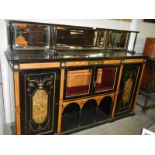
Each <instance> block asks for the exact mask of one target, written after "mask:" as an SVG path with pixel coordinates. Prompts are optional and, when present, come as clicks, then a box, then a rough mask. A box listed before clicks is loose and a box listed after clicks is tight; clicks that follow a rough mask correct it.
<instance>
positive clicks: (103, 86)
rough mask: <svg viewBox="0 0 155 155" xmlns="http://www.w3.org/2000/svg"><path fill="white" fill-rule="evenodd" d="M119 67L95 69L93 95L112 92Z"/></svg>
mask: <svg viewBox="0 0 155 155" xmlns="http://www.w3.org/2000/svg"><path fill="white" fill-rule="evenodd" d="M118 73H119V66H101V67H97V70H96V80H95V85H94V93H95V94H98V93H103V92H108V91H114V90H115V86H116V83H117V79H118Z"/></svg>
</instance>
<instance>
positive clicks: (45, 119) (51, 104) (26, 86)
mask: <svg viewBox="0 0 155 155" xmlns="http://www.w3.org/2000/svg"><path fill="white" fill-rule="evenodd" d="M58 85H59V71H56V70H52V69H47V70H24V71H21V72H20V103H21V134H45V133H49V134H50V133H53V132H54V131H55V129H56V123H57V121H56V120H57V117H56V113H57V104H56V102H57V100H58V92H59V91H58V88H59V86H58Z"/></svg>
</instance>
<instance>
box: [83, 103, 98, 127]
mask: <svg viewBox="0 0 155 155" xmlns="http://www.w3.org/2000/svg"><path fill="white" fill-rule="evenodd" d="M96 107H97V102H96V101H95V100H89V101H87V102H86V103H85V104H84V106H83V108H82V110H81V117H80V125H81V126H84V125H87V124H91V123H94V122H95V121H96Z"/></svg>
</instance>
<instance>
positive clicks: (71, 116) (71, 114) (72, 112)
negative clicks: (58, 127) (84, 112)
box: [62, 103, 80, 131]
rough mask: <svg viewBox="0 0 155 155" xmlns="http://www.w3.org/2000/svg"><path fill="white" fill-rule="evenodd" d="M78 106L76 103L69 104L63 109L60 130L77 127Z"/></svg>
mask: <svg viewBox="0 0 155 155" xmlns="http://www.w3.org/2000/svg"><path fill="white" fill-rule="evenodd" d="M79 111H80V106H79V105H78V104H77V103H71V104H69V105H68V106H67V107H66V108H65V109H64V111H63V115H62V131H66V130H70V129H74V128H77V127H78V126H79Z"/></svg>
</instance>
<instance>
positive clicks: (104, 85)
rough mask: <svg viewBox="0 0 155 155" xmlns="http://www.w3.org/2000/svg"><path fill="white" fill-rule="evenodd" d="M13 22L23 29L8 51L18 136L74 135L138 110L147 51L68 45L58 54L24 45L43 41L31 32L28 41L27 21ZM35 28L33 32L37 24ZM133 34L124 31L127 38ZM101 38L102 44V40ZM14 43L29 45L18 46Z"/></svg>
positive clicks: (12, 24) (120, 45)
mask: <svg viewBox="0 0 155 155" xmlns="http://www.w3.org/2000/svg"><path fill="white" fill-rule="evenodd" d="M14 23H16V27H18V29H20V30H24V33H23V32H22V33H23V34H22V33H21V32H19V30H18V31H17V32H16V33H18V39H16V43H15V42H12V43H11V44H10V45H11V47H12V49H11V50H8V51H6V52H5V55H6V58H7V60H8V63H9V65H10V67H11V69H12V72H13V79H14V94H15V116H16V122H15V128H16V134H22V135H29V134H30V135H32V134H69V133H72V132H75V131H79V130H83V129H86V128H90V127H92V126H96V125H100V124H103V123H106V122H110V121H115V120H117V119H120V118H123V117H127V116H130V115H133V114H134V111H135V101H136V97H137V96H138V92H139V89H140V84H141V80H142V75H143V71H144V68H145V62H146V57H145V56H143V54H136V53H134V52H133V53H132V52H128V51H122V50H120V49H119V51H113V50H111V51H109V49H110V48H109V49H107V50H106V49H104V50H103V49H102V50H99V49H93V50H92V49H90V50H88V49H87V50H86V49H80V50H79V49H78V50H73V49H70V50H66V49H65V48H64V47H63V48H64V49H61V50H60V49H59V50H56V51H55V52H53V51H52V52H51V51H50V50H43V49H42V50H41V49H40V50H35V49H25V48H27V46H28V45H30V43H29V42H28V41H30V42H31V46H32V45H33V44H34V42H35V41H36V40H37V42H38V44H37V45H40V44H41V45H42V44H43V42H41V41H43V40H41V39H36V40H33V38H32V36H31V37H30V38H29V39H28V36H24V35H25V33H27V32H29V31H30V30H29V31H27V29H26V30H25V28H26V26H27V25H24V24H25V23H24V24H23V23H22V24H21V23H20V22H19V23H18V24H17V22H14V21H13V22H11V28H12V26H14ZM20 24H21V25H20ZM48 26H49V25H48V24H47V27H48ZM9 28H10V27H9ZM9 30H10V29H9ZM35 30H36V31H35V32H33V35H35V33H36V32H38V27H37V28H36V29H35ZM39 30H40V29H39ZM61 30H62V28H61ZM31 31H32V30H31ZM111 31H112V30H109V31H108V33H111ZM9 32H10V33H11V32H12V31H9ZM82 32H83V31H81V30H78V31H77V32H76V33H78V34H79V33H80V35H81V33H82ZM13 33H15V32H14V31H13V32H12V33H11V34H12V35H13ZM128 33H129V32H128ZM128 33H127V35H126V33H124V32H123V33H122V32H121V33H120V31H119V35H120V34H121V35H123V36H122V39H123V37H124V35H125V36H128V35H129V34H128ZM41 34H42V33H41ZM70 34H75V31H71V33H70ZM86 34H87V33H86ZM103 34H104V33H103ZM12 35H11V36H12ZM21 35H23V36H24V37H25V38H24V37H23V36H21ZM43 35H45V34H43ZM87 35H88V34H87ZM88 36H89V37H90V35H88ZM117 36H118V34H117ZM37 37H40V35H38V34H37ZM43 38H45V37H43ZM30 39H31V40H30ZM97 39H99V38H97ZM26 40H27V41H26ZM38 40H39V41H38ZM66 40H67V39H66ZM66 40H65V41H66ZM68 40H69V39H68ZM61 41H62V40H61ZM61 41H60V39H59V42H61ZM78 41H79V39H77V40H76V43H77V42H78ZM100 41H101V42H102V43H103V39H101V38H100ZM127 42H128V39H127V40H123V41H122V42H121V43H120V44H119V45H118V44H117V43H116V44H115V46H117V50H118V47H119V48H122V47H123V50H124V47H125V46H126V44H127ZM72 43H73V42H72ZM80 43H81V42H80ZM123 43H124V45H125V46H123ZM81 44H82V43H81ZM13 45H14V46H16V45H20V46H24V47H22V48H20V47H19V46H18V48H17V49H14V46H13ZM102 45H103V44H102ZM51 46H52V45H51ZM109 46H110V45H109V44H108V46H107V47H109ZM112 47H114V45H112ZM23 49H24V50H23Z"/></svg>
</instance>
